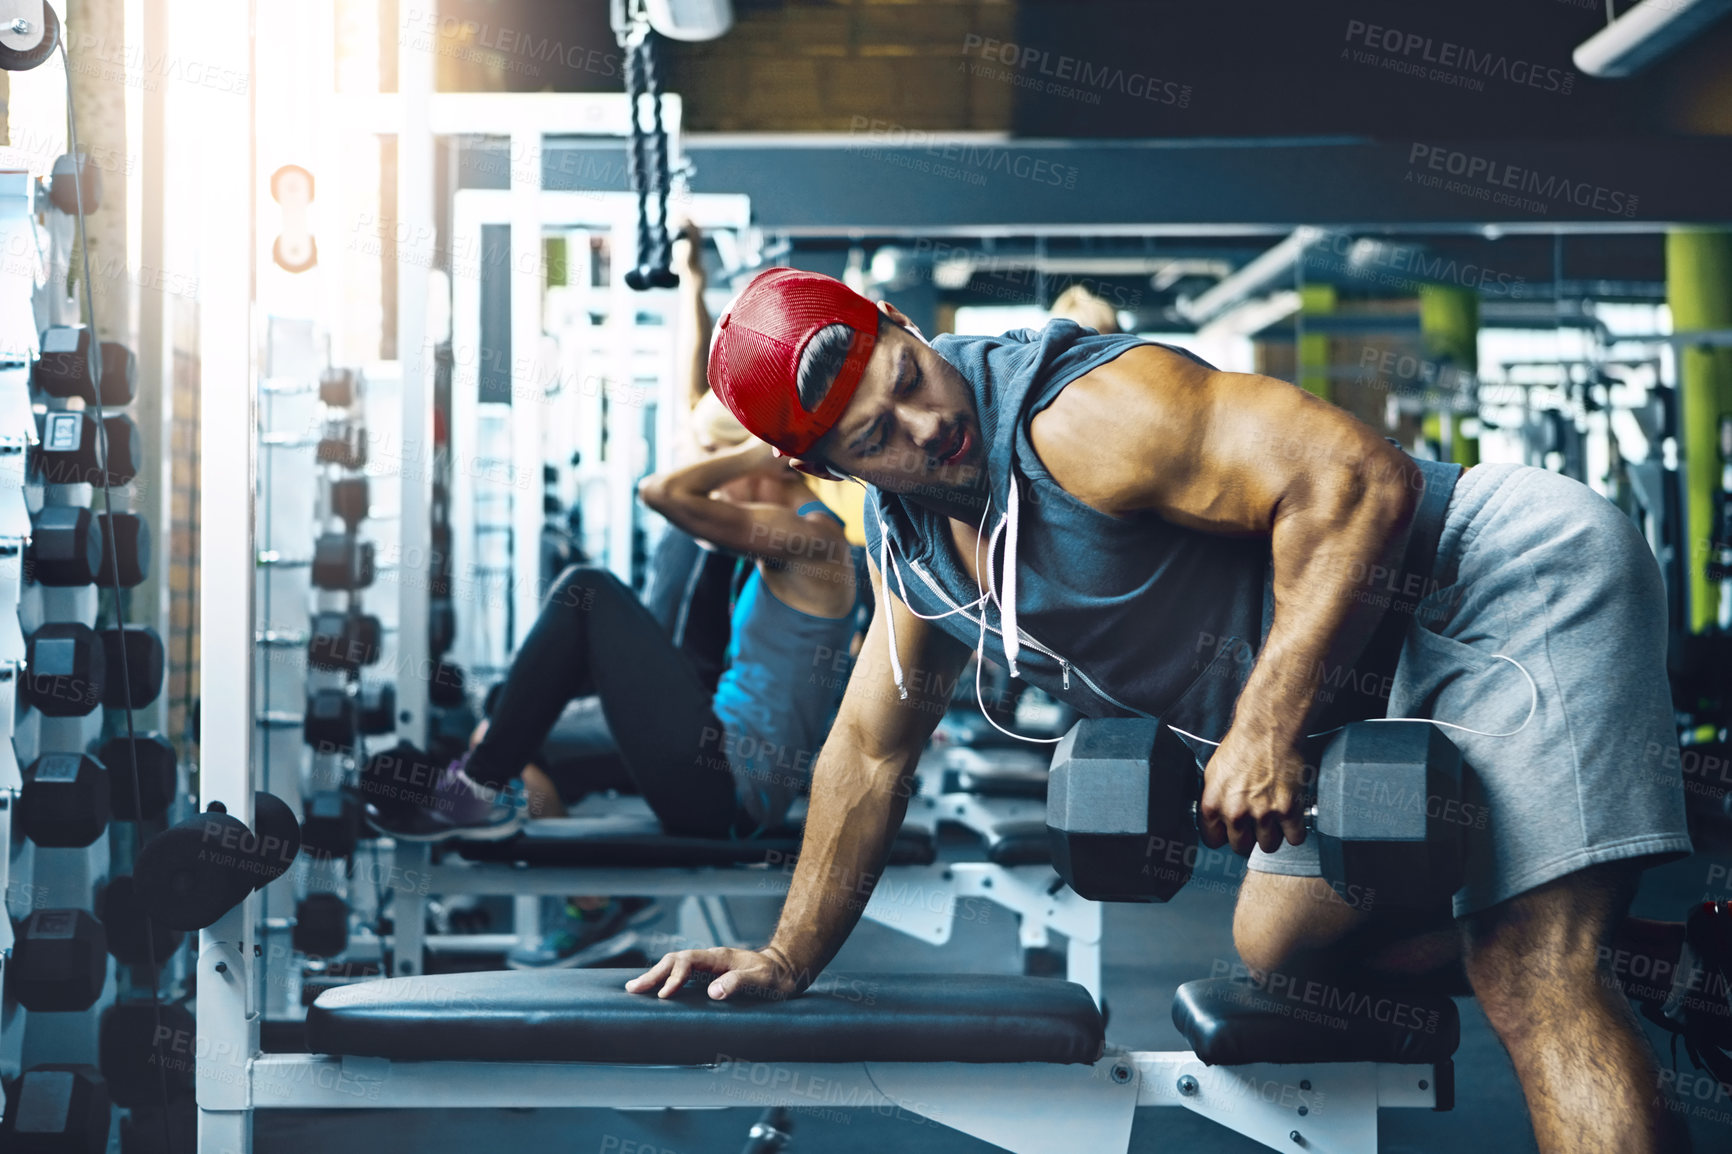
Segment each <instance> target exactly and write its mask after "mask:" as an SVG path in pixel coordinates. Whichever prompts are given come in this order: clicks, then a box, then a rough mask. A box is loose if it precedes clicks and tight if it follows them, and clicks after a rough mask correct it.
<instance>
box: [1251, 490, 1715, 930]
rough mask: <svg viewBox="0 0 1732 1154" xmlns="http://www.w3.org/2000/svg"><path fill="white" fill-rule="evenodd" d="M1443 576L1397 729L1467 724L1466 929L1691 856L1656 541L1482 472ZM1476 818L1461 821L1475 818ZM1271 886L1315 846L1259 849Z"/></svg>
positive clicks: (1463, 740)
mask: <svg viewBox="0 0 1732 1154" xmlns="http://www.w3.org/2000/svg"><path fill="white" fill-rule="evenodd" d="M1433 573H1434V575H1435V577H1436V588H1435V590H1433V591H1431V592H1430V593H1429V594H1428V595H1427V596H1426V597H1425V598H1424V599H1423V600H1422V601H1421V602H1420V608H1419V612H1418V614H1417V615H1416V618H1415V620H1414V622H1413V624H1411V625H1409V627H1408V630H1407V635H1406V637H1405V639H1404V640H1403V643H1402V648H1401V657H1400V660H1399V662H1398V663H1397V665H1396V669H1395V676H1394V683H1393V687H1392V689H1391V692H1390V697H1389V716H1391V717H1423V718H1429V719H1431V720H1434V721H1446V722H1453V723H1454V724H1456V725H1462V726H1466V727H1467V728H1469V729H1476V730H1482V731H1484V732H1485V733H1508V732H1509V731H1510V730H1514V729H1516V728H1517V727H1518V726H1521V725H1522V719H1523V718H1524V717H1526V716H1527V714H1528V707H1529V703H1530V701H1532V700H1533V695H1532V694H1531V693H1530V691H1529V688H1528V682H1527V678H1526V677H1523V676H1522V672H1521V670H1519V669H1517V668H1516V667H1515V666H1514V665H1511V664H1510V663H1509V662H1507V661H1500V660H1498V659H1497V658H1496V657H1494V656H1493V654H1503V655H1505V656H1507V657H1511V658H1514V659H1515V660H1516V661H1519V662H1520V663H1521V664H1522V665H1523V666H1524V667H1525V668H1526V669H1527V672H1528V674H1529V675H1531V676H1532V678H1533V680H1534V685H1535V686H1536V687H1537V689H1538V700H1537V704H1535V706H1534V711H1533V717H1532V719H1531V720H1529V721H1528V723H1527V725H1526V726H1525V727H1523V728H1521V730H1520V732H1518V733H1515V734H1514V735H1513V736H1509V737H1487V736H1481V735H1479V734H1472V733H1463V732H1462V731H1461V730H1459V729H1445V730H1444V733H1445V734H1446V735H1447V736H1448V737H1449V739H1450V740H1451V741H1454V742H1455V743H1456V745H1458V746H1459V747H1460V748H1461V751H1462V755H1463V757H1464V758H1465V759H1466V761H1467V763H1468V765H1470V766H1471V767H1472V768H1473V770H1474V773H1473V775H1472V776H1473V777H1474V778H1475V779H1477V780H1476V783H1475V784H1474V786H1473V787H1472V788H1473V789H1474V792H1473V793H1472V794H1471V795H1470V800H1473V801H1477V802H1480V803H1483V809H1482V810H1478V811H1476V812H1475V813H1474V814H1473V815H1472V818H1471V820H1468V821H1467V822H1466V824H1467V827H1468V860H1467V881H1466V884H1465V885H1463V887H1462V888H1461V889H1460V890H1458V891H1456V894H1455V902H1454V904H1455V914H1456V916H1457V917H1460V916H1462V915H1464V914H1469V913H1473V912H1475V911H1478V910H1483V909H1486V908H1487V907H1489V906H1493V905H1496V904H1497V903H1498V902H1501V901H1505V900H1507V899H1509V898H1512V897H1514V896H1515V895H1517V894H1519V893H1523V892H1524V891H1526V890H1530V889H1533V888H1534V887H1536V886H1539V885H1541V884H1543V883H1545V882H1548V881H1551V880H1552V879H1554V878H1558V877H1562V876H1564V875H1565V874H1569V873H1574V872H1575V871H1577V870H1580V869H1583V868H1584V867H1587V866H1590V865H1597V864H1599V863H1602V862H1610V861H1618V860H1620V859H1624V858H1635V857H1645V856H1649V855H1655V854H1659V855H1666V856H1667V858H1668V859H1669V858H1671V857H1677V856H1681V855H1683V854H1687V853H1689V852H1690V835H1689V833H1688V831H1687V830H1686V828H1685V824H1684V783H1683V771H1682V763H1681V759H1680V757H1679V750H1678V736H1677V726H1676V723H1675V721H1674V720H1673V715H1672V701H1671V694H1670V691H1669V689H1668V685H1667V680H1666V602H1665V594H1664V589H1663V586H1662V582H1661V577H1660V570H1659V566H1658V565H1657V564H1656V563H1655V561H1654V556H1653V553H1652V552H1650V550H1649V549H1648V545H1647V542H1646V541H1644V540H1643V539H1642V535H1641V534H1640V533H1639V532H1638V531H1637V529H1636V527H1635V526H1634V525H1633V524H1632V523H1631V521H1630V519H1629V518H1628V517H1626V516H1624V515H1623V514H1622V513H1621V512H1619V511H1618V509H1617V508H1616V507H1615V506H1614V505H1612V504H1611V502H1609V501H1607V500H1605V499H1604V498H1603V497H1601V496H1600V495H1599V494H1597V493H1595V492H1594V491H1593V490H1592V489H1590V488H1588V487H1587V486H1586V485H1583V484H1581V483H1579V482H1577V481H1573V480H1570V479H1569V478H1567V477H1563V476H1560V475H1559V474H1556V473H1551V472H1547V471H1546V470H1544V469H1536V468H1531V467H1529V466H1525V465H1501V464H1500V465H1481V466H1479V467H1477V468H1474V469H1470V470H1468V471H1467V472H1466V473H1464V474H1463V475H1462V477H1461V480H1460V481H1459V482H1458V483H1457V485H1456V488H1455V492H1454V494H1453V495H1452V496H1451V498H1450V502H1449V509H1448V512H1447V514H1446V515H1445V519H1444V527H1443V534H1442V537H1441V538H1440V539H1439V542H1438V550H1437V563H1436V565H1435V567H1434V570H1433ZM1465 812H1466V811H1465V810H1464V813H1465ZM1250 868H1251V869H1254V870H1257V871H1259V872H1261V873H1274V874H1288V875H1291V876H1296V877H1316V876H1318V875H1319V874H1320V873H1321V870H1320V868H1319V864H1318V858H1317V850H1316V842H1315V840H1313V839H1311V838H1307V839H1306V840H1305V842H1304V843H1303V844H1301V845H1298V846H1291V845H1283V846H1281V847H1280V849H1279V850H1277V851H1276V852H1275V853H1273V854H1265V853H1264V852H1263V851H1262V850H1254V851H1253V852H1252V855H1251V861H1250Z"/></svg>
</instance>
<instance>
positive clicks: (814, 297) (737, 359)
mask: <svg viewBox="0 0 1732 1154" xmlns="http://www.w3.org/2000/svg"><path fill="white" fill-rule="evenodd" d="M878 319H879V318H878V310H877V308H875V307H874V306H873V304H872V302H871V301H869V300H867V299H866V298H865V297H863V296H861V295H860V294H859V293H857V292H855V291H854V290H853V289H851V288H849V287H848V286H847V285H845V284H843V283H842V282H841V281H839V280H836V279H835V278H834V277H827V276H825V275H823V274H822V273H815V272H805V271H803V270H801V269H796V268H772V269H766V270H765V271H764V272H761V273H759V274H758V275H757V276H755V277H753V278H752V281H751V283H750V284H748V285H747V286H746V287H745V290H744V291H742V292H741V293H740V295H739V296H737V297H735V298H734V302H733V303H732V304H730V305H729V306H728V309H727V311H726V312H724V313H723V314H722V315H721V318H720V319H719V320H717V321H716V335H715V338H714V339H713V340H712V341H711V342H710V364H709V378H710V388H712V389H714V390H715V393H716V396H718V397H720V398H721V399H722V403H723V404H725V405H727V406H728V409H729V410H730V411H731V412H732V413H733V414H734V416H736V417H738V418H739V419H740V424H742V425H744V426H746V428H747V429H748V430H749V431H750V432H751V433H752V435H753V436H755V437H757V438H759V439H760V440H764V441H768V442H769V443H770V444H772V445H774V446H775V447H776V448H778V449H780V450H781V451H782V452H783V453H785V454H787V455H788V456H790V457H799V456H803V455H805V454H806V453H808V452H810V451H811V449H812V446H813V445H815V444H817V443H818V441H819V439H820V438H822V437H823V436H824V434H825V433H828V432H829V431H830V428H831V426H832V425H834V424H835V423H836V422H837V420H838V419H840V418H841V416H842V412H843V410H844V409H846V408H847V407H848V402H849V401H851V400H852V399H853V398H854V390H855V389H856V388H857V387H859V384H860V377H861V376H862V375H863V374H864V373H865V371H866V362H867V361H868V360H870V359H871V357H872V347H873V345H874V344H875V343H876V342H877V339H878ZM833 324H843V325H847V326H848V327H849V328H850V329H853V330H854V340H853V342H852V343H851V344H850V345H849V346H848V358H847V360H845V361H843V362H842V368H841V370H840V371H839V372H838V373H837V374H836V379H835V380H834V381H832V382H831V384H830V389H829V391H828V392H827V393H825V394H824V400H823V401H822V402H821V403H820V404H819V405H818V408H817V410H816V411H814V412H807V411H806V409H805V408H804V407H802V406H801V404H800V392H799V387H798V382H799V376H800V356H801V354H802V353H804V352H805V351H806V345H807V343H808V342H809V341H810V340H811V339H812V337H813V335H814V334H815V333H817V332H818V330H819V329H822V328H825V327H827V326H829V325H833Z"/></svg>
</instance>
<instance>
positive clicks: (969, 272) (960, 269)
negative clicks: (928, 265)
mask: <svg viewBox="0 0 1732 1154" xmlns="http://www.w3.org/2000/svg"><path fill="white" fill-rule="evenodd" d="M973 279H974V262H973V261H971V260H969V259H968V258H967V257H951V258H949V259H947V260H941V261H937V262H935V263H934V264H933V266H932V283H933V284H934V285H936V286H937V287H939V288H941V289H945V290H947V291H950V292H954V291H956V290H957V289H965V288H967V287H968V282H969V281H971V280H973Z"/></svg>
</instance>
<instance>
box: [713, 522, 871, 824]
mask: <svg viewBox="0 0 1732 1154" xmlns="http://www.w3.org/2000/svg"><path fill="white" fill-rule="evenodd" d="M814 511H818V512H824V513H828V514H829V515H830V516H832V517H835V516H836V515H835V514H834V513H832V512H831V511H830V510H829V509H827V508H825V506H824V505H823V504H822V503H820V502H818V501H812V502H808V503H807V504H805V505H802V506H801V507H800V510H799V512H800V514H801V516H804V515H805V514H807V513H808V512H814ZM836 521H837V523H838V524H841V521H842V519H841V518H840V517H837V518H836ZM849 557H850V560H851V561H852V562H853V564H854V569H855V590H856V603H858V600H859V595H860V594H861V593H863V592H864V591H865V589H866V585H865V582H866V579H867V578H866V576H865V573H864V568H865V564H864V562H865V554H864V551H862V550H860V549H858V548H850V549H849ZM854 630H855V612H854V610H853V609H850V610H849V611H848V612H847V613H845V614H843V615H842V616H841V617H817V616H814V615H813V614H810V613H805V612H802V611H801V610H798V609H795V608H793V607H792V606H790V605H788V604H787V603H785V602H784V601H782V600H781V599H780V598H778V597H777V596H776V595H775V594H774V593H772V592H770V590H769V587H768V586H766V585H765V584H764V580H763V576H762V575H761V574H760V573H759V571H758V569H757V567H756V566H753V568H752V572H751V575H750V576H749V577H747V578H746V582H745V584H744V586H742V588H741V590H740V595H739V598H738V599H737V600H736V601H735V603H734V615H733V639H732V640H731V641H730V642H729V644H728V662H727V669H726V670H725V671H724V672H723V673H722V676H721V680H720V681H719V682H717V684H716V695H715V698H714V700H713V702H712V706H711V707H712V708H713V709H714V710H715V714H716V720H718V721H720V722H721V723H722V729H723V732H724V733H725V735H726V737H725V745H724V751H725V752H726V754H727V758H728V768H729V769H730V770H731V771H732V773H733V776H734V793H735V796H736V797H737V798H738V799H739V803H740V805H741V807H742V808H743V809H745V811H746V812H747V813H749V814H750V815H751V816H752V818H753V820H754V821H756V822H757V823H758V830H759V831H760V832H761V831H762V830H764V829H767V828H769V827H772V826H776V825H779V824H781V822H782V821H783V820H784V819H785V818H786V817H787V814H788V807H789V806H790V805H792V804H793V802H794V799H795V798H796V797H798V796H800V795H801V794H803V793H805V792H806V790H807V788H808V787H809V786H810V784H811V780H812V763H813V762H814V761H815V760H816V759H817V756H818V750H819V748H820V747H821V746H822V745H823V744H824V737H825V735H826V734H828V733H829V731H830V723H831V722H832V721H833V720H835V716H836V706H837V704H838V702H839V701H840V700H841V697H842V690H843V689H844V688H845V687H846V686H847V683H848V673H849V670H850V668H851V663H850V660H849V657H848V645H849V642H850V641H852V640H853V637H854Z"/></svg>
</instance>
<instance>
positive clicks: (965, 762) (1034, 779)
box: [939, 747, 1050, 800]
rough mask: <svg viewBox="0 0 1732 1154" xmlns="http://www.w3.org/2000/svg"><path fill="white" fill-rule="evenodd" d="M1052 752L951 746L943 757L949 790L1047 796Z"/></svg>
mask: <svg viewBox="0 0 1732 1154" xmlns="http://www.w3.org/2000/svg"><path fill="white" fill-rule="evenodd" d="M1049 762H1050V755H1049V753H1048V751H1047V750H1046V749H1045V747H1042V749H1041V751H1040V752H1038V753H1035V752H1031V751H1029V750H1027V749H984V750H983V749H947V750H945V751H944V753H943V756H942V757H941V759H940V760H939V766H940V767H941V768H942V770H943V773H944V778H943V783H942V784H943V787H944V792H945V793H974V794H979V795H980V796H981V797H1025V798H1034V799H1036V800H1040V799H1043V798H1045V797H1046V782H1047V776H1048V774H1049V773H1050V765H1049Z"/></svg>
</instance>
